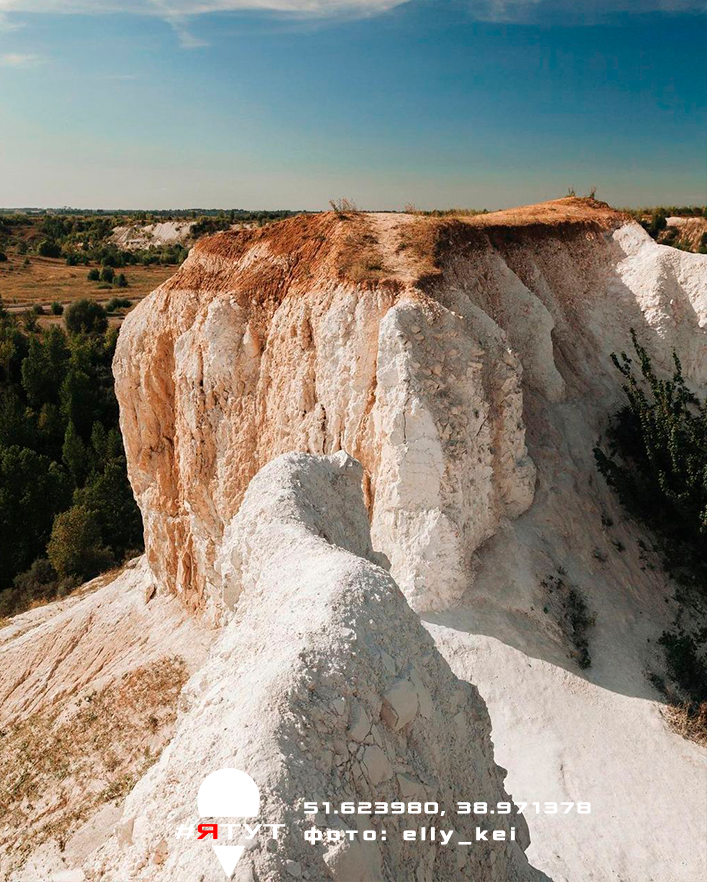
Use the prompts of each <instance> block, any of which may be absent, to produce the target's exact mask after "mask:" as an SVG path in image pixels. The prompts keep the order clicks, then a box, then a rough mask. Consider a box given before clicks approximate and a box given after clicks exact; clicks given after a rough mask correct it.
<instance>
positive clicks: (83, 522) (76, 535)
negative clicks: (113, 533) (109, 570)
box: [47, 505, 111, 580]
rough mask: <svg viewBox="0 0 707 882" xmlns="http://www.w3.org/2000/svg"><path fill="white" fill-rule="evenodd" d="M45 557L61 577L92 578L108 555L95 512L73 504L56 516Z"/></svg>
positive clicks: (107, 561)
mask: <svg viewBox="0 0 707 882" xmlns="http://www.w3.org/2000/svg"><path fill="white" fill-rule="evenodd" d="M47 556H48V557H49V560H50V561H51V564H52V566H53V567H54V569H55V570H56V572H57V574H58V575H59V576H60V577H62V578H66V577H71V576H74V577H76V578H78V579H83V580H86V579H91V578H93V577H94V576H96V575H98V573H100V572H101V571H102V570H104V569H106V567H107V566H109V564H110V562H111V554H110V551H109V550H108V549H107V548H106V547H105V546H104V545H103V544H102V542H101V531H100V527H99V524H98V518H97V516H96V514H95V513H94V512H92V511H89V510H88V509H87V508H85V507H84V506H82V505H74V506H72V507H71V508H70V509H68V511H63V512H61V514H59V515H57V517H56V519H55V521H54V526H53V527H52V535H51V538H50V540H49V544H48V545H47Z"/></svg>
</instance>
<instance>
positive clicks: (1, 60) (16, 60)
mask: <svg viewBox="0 0 707 882" xmlns="http://www.w3.org/2000/svg"><path fill="white" fill-rule="evenodd" d="M44 61H45V59H44V58H42V57H41V56H40V55H30V54H27V53H24V52H6V53H5V54H4V55H0V64H2V65H3V67H36V66H37V65H38V64H44Z"/></svg>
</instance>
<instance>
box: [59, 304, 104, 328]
mask: <svg viewBox="0 0 707 882" xmlns="http://www.w3.org/2000/svg"><path fill="white" fill-rule="evenodd" d="M64 324H65V325H66V329H67V331H69V333H70V334H103V333H104V332H105V330H106V328H107V327H108V317H107V315H106V311H105V309H104V308H103V307H102V306H101V304H100V303H96V302H95V301H94V300H87V299H86V298H83V299H82V300H76V301H74V303H72V304H71V305H70V306H68V307H67V308H66V310H65V311H64Z"/></svg>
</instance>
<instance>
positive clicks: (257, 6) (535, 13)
mask: <svg viewBox="0 0 707 882" xmlns="http://www.w3.org/2000/svg"><path fill="white" fill-rule="evenodd" d="M408 2H410V0H0V31H3V30H9V29H11V28H15V27H16V26H18V25H19V24H20V23H19V22H17V21H16V19H15V15H17V14H20V15H21V14H22V13H32V14H38V13H51V14H57V15H58V14H67V15H70V14H74V15H107V14H115V13H123V14H131V15H150V16H153V17H157V18H161V19H162V20H163V21H165V22H167V23H168V24H169V25H170V26H171V27H172V29H173V30H174V32H175V33H176V35H177V37H178V39H179V42H180V44H181V45H182V46H183V47H184V48H187V49H193V48H196V47H199V46H204V45H206V44H205V42H204V41H203V40H202V39H201V38H199V37H198V36H196V35H195V34H194V33H193V31H192V30H191V25H192V23H193V22H194V21H195V20H196V19H197V18H198V17H199V16H202V15H208V14H214V13H229V12H230V13H236V12H258V11H260V12H268V13H275V14H277V13H281V14H283V15H287V16H299V17H302V18H336V17H342V16H349V17H350V16H360V17H368V16H374V15H381V14H383V13H385V12H389V11H390V10H392V9H395V8H396V7H399V6H404V5H405V4H407V3H408ZM427 2H430V3H432V2H437V3H440V2H444V0H427ZM467 9H468V11H469V14H470V15H471V16H472V17H473V18H476V19H479V20H483V21H498V22H514V21H516V22H518V21H528V20H536V19H538V18H539V17H541V16H543V15H545V14H552V13H555V12H560V13H569V14H572V15H573V16H574V17H575V18H579V19H580V20H581V18H582V16H583V15H584V16H586V19H587V22H589V21H590V20H591V19H592V17H596V16H597V15H601V14H610V13H612V12H659V11H663V12H690V11H697V10H702V9H704V0H468V2H467Z"/></svg>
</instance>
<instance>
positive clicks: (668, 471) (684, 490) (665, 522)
mask: <svg viewBox="0 0 707 882" xmlns="http://www.w3.org/2000/svg"><path fill="white" fill-rule="evenodd" d="M631 339H632V341H633V347H634V350H635V353H636V356H637V359H638V364H639V367H640V373H641V376H640V377H637V376H636V375H635V374H634V372H633V360H632V359H631V358H629V356H628V355H626V353H625V352H624V353H622V354H621V356H620V357H618V356H616V355H612V361H613V362H614V366H615V367H616V368H617V370H619V371H620V372H621V374H622V375H623V376H624V378H625V380H626V382H625V384H624V387H623V389H624V393H625V394H626V398H627V400H628V404H627V405H626V406H625V407H623V408H621V410H620V411H619V412H618V413H617V414H615V416H614V418H613V419H612V423H611V426H610V430H609V442H610V444H609V449H608V453H607V452H606V451H604V450H602V449H601V448H600V447H599V446H597V447H595V448H594V456H595V459H596V462H597V466H598V468H599V471H600V472H601V473H602V475H603V476H604V477H605V478H606V481H607V483H608V484H609V486H611V487H613V488H614V489H615V490H616V492H617V493H618V495H619V498H620V499H621V501H622V503H623V504H624V505H625V506H626V508H627V509H629V511H630V512H631V513H632V514H633V515H634V516H636V517H638V518H639V519H641V520H642V521H644V523H646V524H648V525H649V526H650V527H652V528H653V529H654V530H655V531H656V533H657V537H658V540H659V545H660V547H661V549H662V552H663V555H664V557H665V559H666V563H667V564H668V566H669V567H670V568H671V569H672V570H673V575H675V576H676V577H677V578H680V579H681V580H683V581H687V582H688V583H696V584H697V585H699V586H700V587H701V588H702V590H705V585H707V565H706V564H705V562H704V555H703V553H702V547H703V545H704V541H705V536H706V535H707V401H703V402H701V401H699V399H698V398H697V397H696V396H695V395H693V393H692V392H691V391H690V390H689V389H688V387H687V385H686V383H685V380H684V378H683V375H682V366H681V364H680V359H679V358H678V356H677V353H675V352H673V360H674V364H675V367H674V371H673V376H672V378H671V379H666V380H661V379H659V378H658V376H657V375H656V373H655V371H654V370H653V365H652V363H651V359H650V357H649V355H648V353H647V352H646V350H645V349H644V348H643V346H641V344H640V343H639V342H638V339H637V337H636V333H635V331H634V330H633V329H631Z"/></svg>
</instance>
